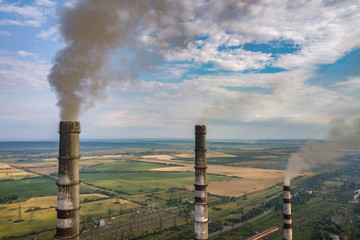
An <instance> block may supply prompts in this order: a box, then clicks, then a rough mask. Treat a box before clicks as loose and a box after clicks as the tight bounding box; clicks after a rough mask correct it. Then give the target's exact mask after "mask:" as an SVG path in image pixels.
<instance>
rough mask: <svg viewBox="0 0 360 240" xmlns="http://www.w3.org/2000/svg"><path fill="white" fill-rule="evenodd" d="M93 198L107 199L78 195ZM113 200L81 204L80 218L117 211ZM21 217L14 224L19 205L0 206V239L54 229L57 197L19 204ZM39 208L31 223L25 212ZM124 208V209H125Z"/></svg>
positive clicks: (127, 205)
mask: <svg viewBox="0 0 360 240" xmlns="http://www.w3.org/2000/svg"><path fill="white" fill-rule="evenodd" d="M94 197H101V198H102V197H107V196H105V195H103V194H82V195H80V201H82V200H84V199H85V198H94ZM114 201H115V199H106V200H101V201H96V202H88V203H82V204H81V209H80V216H81V217H86V216H88V215H91V216H95V215H100V214H103V215H106V214H107V212H108V210H109V209H113V210H118V209H115V208H119V206H120V204H114ZM120 203H121V204H126V205H124V206H125V208H126V209H128V208H134V207H137V206H138V205H137V204H135V203H132V202H129V201H126V200H120ZM20 206H21V216H22V219H24V221H22V222H18V223H14V222H13V221H14V220H17V219H18V212H19V203H10V204H0V212H1V214H0V233H1V235H0V237H1V236H7V235H9V234H11V235H14V234H22V233H25V232H30V231H33V230H34V229H36V230H41V229H47V228H54V227H56V210H55V209H56V206H57V196H47V197H35V198H31V199H29V200H27V201H26V202H22V203H20ZM35 207H40V208H42V209H41V210H37V211H32V215H33V219H34V221H33V222H30V219H31V212H25V211H26V210H28V209H31V208H35ZM125 208H124V209H125Z"/></svg>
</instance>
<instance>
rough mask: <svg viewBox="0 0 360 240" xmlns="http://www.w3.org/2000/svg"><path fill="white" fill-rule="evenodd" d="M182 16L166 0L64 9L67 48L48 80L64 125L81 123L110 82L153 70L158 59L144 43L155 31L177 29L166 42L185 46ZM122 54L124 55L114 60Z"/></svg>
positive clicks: (90, 2)
mask: <svg viewBox="0 0 360 240" xmlns="http://www.w3.org/2000/svg"><path fill="white" fill-rule="evenodd" d="M182 12H183V11H182V7H181V6H180V5H179V4H177V1H165V0H153V1H151V0H150V1H136V0H121V1H119V0H107V1H99V0H79V1H76V2H74V3H72V4H69V5H68V6H66V7H65V8H64V9H63V10H62V12H61V14H60V21H61V24H60V31H61V35H62V37H63V39H64V42H65V44H66V45H67V46H66V47H65V48H64V49H63V50H61V51H59V52H58V53H57V55H56V58H55V64H54V66H53V67H52V69H51V73H50V74H49V75H48V81H49V83H50V85H51V86H52V88H53V89H54V90H55V91H56V93H57V98H58V102H57V105H58V106H59V107H60V117H61V120H70V121H74V120H78V118H79V114H80V112H81V111H83V110H85V109H87V108H89V107H91V106H92V105H93V104H94V101H95V100H96V99H97V98H100V97H103V96H105V87H106V86H107V84H108V82H109V81H111V80H116V81H124V80H128V79H129V78H130V79H134V78H136V75H137V74H138V73H139V72H140V71H141V70H144V69H145V70H146V69H151V68H153V67H154V65H155V63H154V61H155V60H156V58H157V57H156V54H154V53H152V52H151V49H148V48H146V47H149V46H150V45H151V44H148V45H146V44H144V42H146V41H148V42H149V40H147V39H149V36H152V30H154V29H156V28H167V27H169V26H171V25H177V29H178V34H173V35H172V37H169V38H167V39H162V42H163V44H164V43H167V44H169V45H171V44H174V43H175V44H176V46H181V44H184V42H185V40H184V35H185V34H183V31H182V29H181V23H182V21H181V19H182V15H181V13H182ZM170 16H171V17H170ZM144 33H146V34H147V35H146V36H145V35H144ZM154 34H155V33H154ZM144 36H145V37H144ZM142 37H144V38H143V39H142ZM146 37H147V38H146ZM153 37H154V38H155V39H157V36H153ZM159 42H160V38H159ZM153 45H154V44H153ZM119 49H126V50H125V51H120V52H121V53H122V54H123V55H122V56H120V57H119V56H116V57H115V58H113V59H112V58H111V57H112V56H111V54H112V53H114V52H117V50H119ZM114 59H115V60H114ZM118 60H120V61H118ZM111 68H112V70H113V73H111V72H109V69H111ZM114 69H115V70H114Z"/></svg>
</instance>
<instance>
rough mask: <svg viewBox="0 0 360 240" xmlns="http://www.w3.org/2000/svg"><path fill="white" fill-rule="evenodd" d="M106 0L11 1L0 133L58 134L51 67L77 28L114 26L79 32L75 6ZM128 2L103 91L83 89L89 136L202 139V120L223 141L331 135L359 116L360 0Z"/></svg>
mask: <svg viewBox="0 0 360 240" xmlns="http://www.w3.org/2000/svg"><path fill="white" fill-rule="evenodd" d="M100 2H102V3H110V2H114V0H109V2H107V1H98V3H96V4H94V0H89V1H85V0H83V1H64V0H63V1H52V0H34V1H31V0H27V1H10V0H0V141H5V140H48V139H57V138H58V133H57V129H58V124H59V121H61V120H62V119H61V107H60V108H59V104H57V102H58V100H59V92H58V91H57V89H56V88H54V86H53V85H51V84H49V81H48V75H49V74H50V73H51V71H52V70H51V69H52V67H53V65H54V64H55V63H56V61H57V59H58V58H56V56H57V53H58V51H60V50H62V49H66V48H67V47H69V46H71V44H72V42H73V41H74V39H73V38H72V37H74V36H70V35H69V32H68V31H67V28H66V26H75V27H73V28H72V29H71V30H72V31H73V33H74V34H75V35H76V34H77V33H80V34H81V33H83V32H84V31H83V29H87V30H89V31H95V32H101V31H100V30H99V29H97V27H98V25H97V23H99V22H100V23H102V22H106V20H104V19H102V18H101V17H98V18H97V19H96V22H95V24H94V23H91V22H90V21H89V22H87V21H85V22H83V23H82V24H83V26H79V27H78V28H77V27H76V26H77V25H73V24H72V22H71V21H72V20H73V18H74V17H73V18H71V17H69V16H71V15H66V14H64V12H66V11H67V12H71V13H73V14H74V13H77V11H75V10H76V9H78V10H79V9H80V10H83V9H85V10H86V9H92V10H94V9H95V10H96V11H97V10H98V9H102V7H101V6H100V5H101V3H100ZM118 2H119V1H118ZM123 2H124V5H122V6H117V7H114V8H112V9H110V10H111V11H112V13H113V12H115V13H116V18H115V20H114V19H112V22H111V25H109V26H106V28H105V29H106V31H108V32H109V33H111V34H110V36H111V37H114V38H115V39H116V41H112V42H111V44H109V45H106V46H104V48H103V54H102V55H101V56H102V58H99V59H100V60H101V61H100V60H99V59H98V61H97V62H96V64H97V65H98V68H95V70H94V71H93V72H91V75H89V76H86V78H87V79H90V80H92V81H95V82H96V83H98V85H99V89H97V91H96V93H95V94H92V92H89V91H83V89H78V90H77V91H76V92H75V93H76V94H79V96H80V97H83V95H86V101H84V103H83V104H82V105H81V108H80V113H79V117H78V120H79V121H80V122H81V128H82V133H81V135H80V136H81V138H83V139H116V138H192V137H193V134H194V125H196V124H206V125H207V127H208V138H212V139H321V138H323V137H324V136H325V135H326V133H327V131H328V130H329V128H330V125H331V123H332V122H333V121H336V120H337V119H339V118H343V119H345V120H346V121H352V120H355V119H357V118H359V117H360V95H359V94H358V93H359V90H360V64H359V63H360V1H359V0H341V1H336V0H327V1H325V0H324V1H321V0H308V1H303V0H275V1H274V0H254V1H250V0H244V1H238V0H224V1H216V0H207V1H205V0H204V1H200V0H199V1H190V0H185V1H176V2H178V3H176V4H174V2H175V1H172V3H171V4H164V6H165V7H164V8H163V9H161V11H162V12H161V11H160V10H158V9H157V8H153V7H152V6H150V7H149V10H148V12H146V11H145V10H141V11H140V10H139V9H136V7H137V5H136V4H135V7H134V6H130V5H126V4H125V3H126V2H127V1H123ZM132 2H136V1H132ZM140 2H141V1H140ZM148 2H151V1H148ZM153 2H156V1H153ZM164 2H165V3H166V2H171V1H164ZM87 5H88V6H87ZM140 5H141V4H140ZM154 5H156V4H155V3H154ZM168 5H169V6H168ZM79 6H81V7H79ZM84 6H87V7H84ZM72 9H75V10H74V11H71V10H72ZM154 9H155V10H156V11H155V10H154ZM96 11H95V12H96ZM104 11H105V10H104ZM106 11H109V9H108V10H106ZM157 11H159V12H160V13H159V14H157ZM154 12H155V13H154ZM148 15H149V16H152V17H149V18H145V17H144V16H148ZM85 16H87V15H86V14H85ZM99 16H101V15H99ZM159 16H160V17H159ZM134 19H135V20H136V19H140V20H137V21H133V20H134ZM144 19H145V20H146V21H144ZM149 19H150V20H149ZM117 21H118V22H119V23H117ZM130 23H131V24H130ZM66 24H67V25H66ZM92 24H93V25H92ZM64 26H65V27H64ZM124 26H130V27H131V28H130V30H126V31H125V30H124ZM94 36H95V35H94ZM75 37H78V36H75ZM86 37H87V36H81V38H82V39H83V40H82V41H84V39H85V41H86V43H87V42H89V44H90V43H92V39H86ZM91 37H93V35H91V34H90V35H89V38H91ZM89 49H92V45H89ZM58 56H59V54H58ZM89 56H90V57H91V56H93V55H89ZM95 56H97V55H95ZM90 57H89V59H90ZM83 60H84V58H83ZM84 61H85V63H89V65H91V63H93V62H91V60H87V59H85V60H84ZM87 61H89V62H87ZM69 81H72V80H69ZM85 83H88V82H85ZM91 86H93V85H91ZM81 87H84V88H87V87H88V86H87V85H86V84H83V85H80V88H81ZM82 94H83V95H82Z"/></svg>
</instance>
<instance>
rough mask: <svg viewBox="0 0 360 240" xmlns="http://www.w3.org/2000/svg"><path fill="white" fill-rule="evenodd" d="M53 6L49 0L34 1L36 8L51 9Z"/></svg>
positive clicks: (53, 3)
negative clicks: (44, 7)
mask: <svg viewBox="0 0 360 240" xmlns="http://www.w3.org/2000/svg"><path fill="white" fill-rule="evenodd" d="M55 4H56V3H55V2H53V1H51V0H36V5H38V6H46V7H53V6H55Z"/></svg>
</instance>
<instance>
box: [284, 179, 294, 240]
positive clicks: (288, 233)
mask: <svg viewBox="0 0 360 240" xmlns="http://www.w3.org/2000/svg"><path fill="white" fill-rule="evenodd" d="M283 239H284V240H292V239H293V237H292V220H291V192H290V186H285V185H284V200H283Z"/></svg>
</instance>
